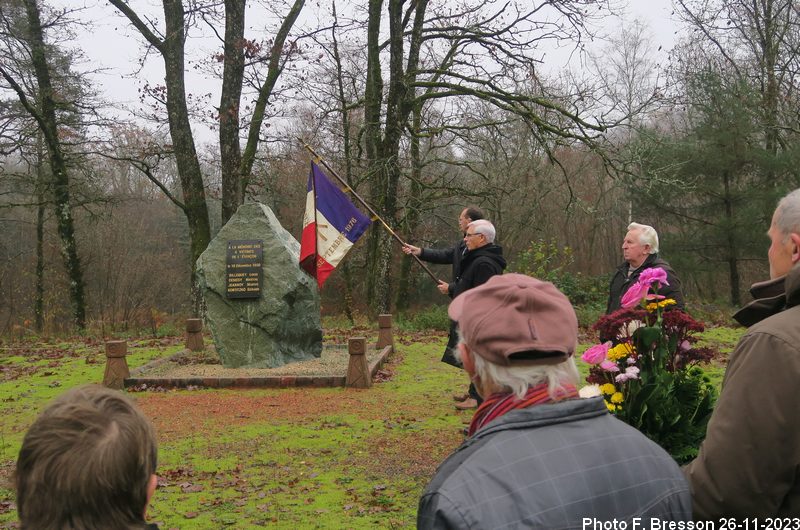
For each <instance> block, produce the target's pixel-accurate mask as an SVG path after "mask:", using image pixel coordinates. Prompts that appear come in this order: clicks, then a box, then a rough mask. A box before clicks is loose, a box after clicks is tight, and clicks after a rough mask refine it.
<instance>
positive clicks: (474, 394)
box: [442, 320, 483, 405]
mask: <svg viewBox="0 0 800 530" xmlns="http://www.w3.org/2000/svg"><path fill="white" fill-rule="evenodd" d="M442 362H443V363H447V364H449V365H451V366H455V367H456V368H461V369H463V368H464V367H463V366H462V365H461V359H460V358H459V357H458V324H457V323H456V322H455V321H454V320H451V321H450V333H449V334H448V336H447V346H446V347H445V349H444V354H443V355H442ZM469 397H471V398H472V399H474V400H476V401H477V402H478V405H480V404H481V403H483V398H481V396H480V395H479V394H478V391H477V389H476V388H475V385H474V384H473V383H470V384H469Z"/></svg>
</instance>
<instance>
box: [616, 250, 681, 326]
mask: <svg viewBox="0 0 800 530" xmlns="http://www.w3.org/2000/svg"><path fill="white" fill-rule="evenodd" d="M653 267H661V268H662V269H664V270H665V271H666V272H667V282H669V285H662V286H661V287H660V288H659V290H658V293H656V294H660V295H662V296H664V297H666V298H672V299H673V300H675V304H676V305H675V306H673V307H676V308H677V309H683V307H684V304H683V293H682V292H681V281H680V280H679V279H678V277H677V276H675V271H674V270H672V267H671V266H670V264H669V263H667V262H666V261H664V260H663V259H661V258H659V257H658V254H650V255H649V256H647V259H646V260H644V263H642V264H641V265H640V266H639V268H638V269H636V270H634V271H633V272H632V273H631V275H630V276H628V270H629V269H630V264H629V263H628V262H627V261H626V262H625V263H623V264H622V265H620V266H619V268H618V269H617V272H616V273H614V276H613V277H612V278H611V284H610V285H609V287H608V304H607V305H606V314H608V313H613V312H614V311H616V310H617V309H619V308H620V307H622V306H621V305H620V300H622V295H624V294H625V293H626V292H627V291H628V288H629V287H630V286H631V285H633V283H634V282H636V280H638V279H639V275H640V274H642V271H643V270H645V269H650V268H653Z"/></svg>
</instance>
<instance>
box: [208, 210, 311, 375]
mask: <svg viewBox="0 0 800 530" xmlns="http://www.w3.org/2000/svg"><path fill="white" fill-rule="evenodd" d="M299 257H300V244H299V243H298V242H297V240H296V239H295V238H294V237H292V235H291V234H290V233H289V232H287V231H286V230H285V229H284V228H283V226H281V224H280V222H279V221H278V219H277V218H276V217H275V214H273V213H272V210H271V209H270V208H269V207H267V206H266V205H264V204H260V203H247V204H243V205H242V206H240V207H239V209H238V210H237V211H236V213H235V214H234V215H233V217H231V219H230V220H229V221H228V222H227V223H226V224H225V226H223V227H222V229H220V231H219V233H218V234H217V236H216V237H215V238H214V239H213V240H212V241H211V243H210V244H209V245H208V248H207V249H206V250H205V252H203V254H202V255H201V256H200V258H199V259H198V260H197V277H198V281H199V283H200V287H201V289H202V290H203V296H204V297H205V301H206V306H207V313H206V322H207V323H208V328H209V329H210V330H211V334H212V336H213V337H214V344H215V346H216V348H217V352H218V353H219V356H220V359H221V360H222V364H223V365H224V366H226V367H228V368H240V367H251V368H274V367H276V366H281V365H283V364H286V363H291V362H296V361H303V360H308V359H313V358H317V357H319V356H320V355H321V353H322V326H321V325H320V309H319V289H318V288H317V283H316V280H314V279H313V278H311V277H310V276H309V275H308V274H307V273H305V272H304V271H303V270H302V269H300V266H299V264H298V262H299ZM259 262H260V264H259V265H258V266H259V267H261V269H260V276H259V275H258V274H254V271H255V272H258V271H257V270H256V269H254V268H253V267H254V264H256V263H259ZM232 264H233V265H238V268H237V267H231V265H232ZM231 271H243V272H246V273H247V276H246V277H240V276H231ZM233 274H237V275H238V274H239V272H233ZM238 278H245V279H243V280H241V282H240V281H239V279H238ZM247 278H250V280H249V281H248V280H247ZM256 278H257V280H256ZM240 283H241V285H242V286H239V284H240ZM240 289H246V291H244V290H240ZM245 293H246V296H248V297H242V295H243V294H245Z"/></svg>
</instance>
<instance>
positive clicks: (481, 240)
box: [442, 219, 506, 410]
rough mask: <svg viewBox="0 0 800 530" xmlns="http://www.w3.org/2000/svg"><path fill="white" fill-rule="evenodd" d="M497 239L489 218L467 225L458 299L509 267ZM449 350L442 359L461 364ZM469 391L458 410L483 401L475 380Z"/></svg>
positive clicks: (456, 292) (457, 364) (457, 283)
mask: <svg viewBox="0 0 800 530" xmlns="http://www.w3.org/2000/svg"><path fill="white" fill-rule="evenodd" d="M494 238H495V228H494V225H492V223H490V222H489V221H487V220H485V219H481V220H479V221H473V222H471V223H470V224H469V225H468V226H467V233H466V234H464V243H465V244H466V247H467V252H466V254H464V257H463V258H462V260H461V275H460V276H459V277H458V279H457V280H456V282H455V285H454V287H453V298H454V299H455V298H457V297H458V296H459V295H461V294H463V293H465V292H466V291H468V290H470V289H472V288H474V287H478V286H479V285H483V284H484V283H486V282H487V281H488V280H489V278H491V277H492V276H496V275H498V274H503V270H504V269H505V268H506V260H505V258H504V257H503V249H502V248H501V247H500V246H499V245H496V244H495V243H494ZM452 324H453V322H452V321H451V336H452V335H455V338H456V342H455V344H454V346H453V348H455V347H457V345H458V333H457V332H455V333H453V331H455V330H453V328H454V326H453V325H452ZM448 346H449V344H448ZM447 353H449V354H450V356H451V357H452V360H445V359H442V360H443V361H445V362H449V363H450V364H453V365H455V366H460V363H459V362H458V361H456V357H455V349H450V350H448V352H447ZM468 393H469V398H468V399H466V400H464V401H462V402H461V403H457V404H456V408H457V409H459V410H467V409H473V408H476V407H477V406H478V405H480V404H481V402H482V401H483V399H481V396H480V395H479V394H478V391H477V390H476V388H475V385H474V384H472V383H470V385H469V392H468Z"/></svg>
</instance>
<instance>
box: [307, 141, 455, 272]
mask: <svg viewBox="0 0 800 530" xmlns="http://www.w3.org/2000/svg"><path fill="white" fill-rule="evenodd" d="M297 141H299V142H300V143H302V144H303V147H305V148H306V149H308V152H309V153H311V154H312V155H313V157H314V158H315V159H317V160H319V161H320V163H321V164H322V165H323V166H325V169H327V170H328V172H329V173H330V174H331V175H333V176H334V177H336V180H338V181H339V182H341V183H342V185H343V186H344V187H345V188H347V191H349V192H350V193H351V194H352V195H353V197H355V198H356V199H358V202H360V203H361V204H362V205H363V206H364V208H366V209H367V210H368V211H369V213H371V214H372V216H373V217H374V218H375V219H377V220H378V221H380V222H381V224H382V225H383V227H384V228H385V229H386V230H387V231H388V232H389V233H390V234H391V235H392V237H394V238H395V239H396V240H397V242H398V243H400V244H401V245H403V246H405V245H406V242H405V241H403V240H402V239H401V238H400V236H398V235H397V233H396V232H395V231H394V230H392V228H391V227H390V226H389V225H388V224H386V221H384V220H383V218H382V217H381V216H380V215H378V213H377V212H376V211H375V210H373V209H372V207H371V206H370V205H369V204H367V201H365V200H364V199H362V198H361V196H360V195H359V194H358V193H356V190H354V189H353V188H351V187H350V185H349V184H348V183H347V182H346V181H345V180H344V179H343V178H342V177H340V176H339V174H338V173H336V171H335V170H334V169H333V168H332V167H331V166H329V165H328V163H327V162H325V159H324V158H322V157H321V156H319V155H318V154H317V152H316V151H314V149H313V148H312V147H311V146H310V145H308V144H307V143H306V142H305V141H303V139H302V138H297ZM411 257H413V258H414V259H415V260H417V263H419V265H420V267H422V268H423V269H424V270H425V272H427V273H428V276H430V277H431V278H432V279H433V281H435V282H436V283H439V282H441V281H442V280H440V279H439V278H437V277H436V275H435V274H433V272H431V270H430V269H429V268H428V267H427V265H425V264H424V263H423V262H422V260H421V259H419V256H416V255H414V254H411Z"/></svg>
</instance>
